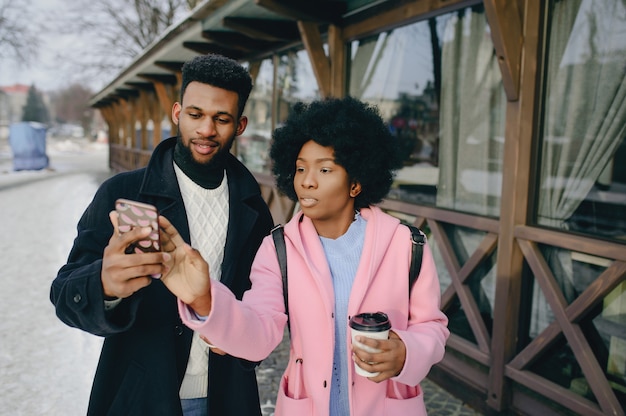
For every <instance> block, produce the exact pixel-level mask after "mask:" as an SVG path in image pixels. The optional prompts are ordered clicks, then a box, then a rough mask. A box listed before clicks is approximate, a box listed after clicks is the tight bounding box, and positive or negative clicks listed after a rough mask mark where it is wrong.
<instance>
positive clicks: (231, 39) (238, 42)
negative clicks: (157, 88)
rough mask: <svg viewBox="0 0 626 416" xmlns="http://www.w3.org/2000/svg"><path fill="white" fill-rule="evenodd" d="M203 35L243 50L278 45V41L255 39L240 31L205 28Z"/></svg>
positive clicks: (226, 46)
mask: <svg viewBox="0 0 626 416" xmlns="http://www.w3.org/2000/svg"><path fill="white" fill-rule="evenodd" d="M202 37H203V38H205V39H207V40H209V41H210V42H211V43H213V44H216V45H220V46H222V47H224V48H232V49H237V50H240V51H243V52H252V51H256V50H259V49H260V50H267V49H271V48H273V47H276V46H277V43H276V42H268V41H266V40H260V39H253V38H251V37H249V36H247V35H244V34H241V33H238V32H226V31H223V30H203V31H202Z"/></svg>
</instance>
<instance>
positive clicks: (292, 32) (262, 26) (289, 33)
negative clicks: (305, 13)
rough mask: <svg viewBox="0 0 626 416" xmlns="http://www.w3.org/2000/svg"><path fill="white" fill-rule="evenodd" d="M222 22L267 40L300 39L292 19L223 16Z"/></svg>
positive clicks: (229, 26)
mask: <svg viewBox="0 0 626 416" xmlns="http://www.w3.org/2000/svg"><path fill="white" fill-rule="evenodd" d="M222 23H223V25H224V27H226V28H228V29H231V30H235V31H237V32H239V33H242V34H244V35H246V36H249V37H251V38H254V39H260V40H265V41H268V42H290V41H292V40H294V39H300V32H298V24H297V23H296V22H294V21H292V20H278V19H251V18H243V17H225V18H224V20H223V21H222Z"/></svg>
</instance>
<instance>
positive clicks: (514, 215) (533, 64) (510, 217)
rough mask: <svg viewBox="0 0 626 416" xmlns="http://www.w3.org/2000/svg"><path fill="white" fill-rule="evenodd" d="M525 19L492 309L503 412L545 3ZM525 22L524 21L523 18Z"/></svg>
mask: <svg viewBox="0 0 626 416" xmlns="http://www.w3.org/2000/svg"><path fill="white" fill-rule="evenodd" d="M526 1H527V3H528V4H527V7H526V9H525V10H526V16H525V17H524V19H523V21H524V26H525V27H524V33H526V39H525V44H524V49H525V52H524V55H525V59H524V62H523V64H524V65H523V67H522V68H521V72H520V77H521V78H520V79H521V83H522V85H526V87H525V88H524V89H522V90H520V96H519V99H518V100H515V101H512V100H509V101H508V102H507V106H506V121H505V131H504V137H505V139H504V151H503V161H502V165H503V166H506V169H503V170H502V186H501V189H502V197H501V198H500V201H501V203H500V239H499V241H498V254H497V260H496V290H495V302H494V306H493V331H492V340H493V341H492V342H493V345H492V348H491V352H492V357H491V366H490V368H489V386H488V394H487V404H488V405H489V407H491V408H493V409H495V410H497V411H501V410H504V409H506V408H508V407H509V406H510V403H511V400H512V395H511V391H512V384H511V381H510V380H509V379H508V378H507V377H506V374H505V367H506V365H507V363H508V362H509V361H510V360H511V359H513V357H515V354H516V353H517V351H518V349H519V338H518V336H519V330H520V314H521V311H520V308H521V303H522V302H523V301H524V300H522V297H521V296H522V295H521V293H522V289H523V285H522V283H523V272H524V256H523V254H522V251H521V248H520V246H519V244H518V242H517V241H516V239H515V237H514V235H515V229H516V227H518V226H520V225H525V224H526V223H527V221H528V218H529V217H530V215H529V209H530V205H531V204H530V195H531V187H532V181H529V179H528V178H531V177H532V176H533V175H532V174H531V172H533V171H534V169H535V168H536V167H535V166H533V164H534V163H535V160H534V158H533V151H532V149H533V140H534V137H535V132H534V126H535V125H536V119H535V118H536V116H537V111H536V110H537V108H536V106H535V103H536V102H537V98H536V92H537V91H536V88H535V87H534V86H535V82H536V77H537V65H538V59H539V56H538V55H539V52H538V51H539V34H540V32H541V30H542V25H541V13H540V10H541V7H542V6H541V4H542V0H526ZM519 21H520V22H521V21H522V19H520V20H519Z"/></svg>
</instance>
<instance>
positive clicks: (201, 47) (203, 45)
mask: <svg viewBox="0 0 626 416" xmlns="http://www.w3.org/2000/svg"><path fill="white" fill-rule="evenodd" d="M183 47H184V48H187V49H189V50H192V51H194V52H197V53H199V54H200V55H206V54H209V53H217V54H220V55H224V56H227V57H229V58H232V59H235V60H238V59H240V58H241V57H242V56H243V54H242V53H241V51H237V50H236V49H232V48H224V47H222V46H220V45H216V44H213V43H209V42H183Z"/></svg>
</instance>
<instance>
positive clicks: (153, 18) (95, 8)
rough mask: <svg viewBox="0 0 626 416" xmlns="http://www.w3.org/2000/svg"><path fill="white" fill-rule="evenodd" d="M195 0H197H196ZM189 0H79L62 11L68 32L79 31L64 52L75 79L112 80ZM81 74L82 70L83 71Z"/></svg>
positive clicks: (64, 62)
mask: <svg viewBox="0 0 626 416" xmlns="http://www.w3.org/2000/svg"><path fill="white" fill-rule="evenodd" d="M191 3H193V2H191ZM191 3H190V2H189V0H133V1H127V0H76V1H74V2H71V3H68V4H67V6H66V7H67V8H68V11H67V12H66V13H63V15H62V16H61V15H60V16H59V19H57V21H59V22H62V27H60V28H59V31H60V32H61V33H65V34H66V35H78V36H77V37H76V41H75V42H74V44H73V45H72V48H71V49H70V50H65V51H63V52H61V53H59V56H58V62H59V63H60V65H63V66H64V68H62V70H63V71H64V72H71V73H73V74H74V76H73V77H72V80H73V81H74V82H84V83H87V84H88V85H92V86H94V82H93V80H94V78H95V77H97V79H99V80H101V81H102V80H103V81H109V80H110V79H111V78H112V77H113V76H115V75H116V74H117V73H118V72H119V71H120V70H121V69H122V68H124V67H125V66H126V65H127V64H128V63H129V62H130V61H131V60H132V59H133V58H135V57H136V56H137V55H138V54H140V53H141V52H142V51H143V50H144V49H145V48H146V47H147V46H148V45H150V44H151V43H152V42H153V41H154V40H155V39H157V38H158V37H159V36H160V35H161V34H163V33H164V31H165V30H166V29H167V28H168V27H169V26H170V25H172V24H173V23H174V22H175V21H176V20H177V19H178V18H180V17H181V16H183V15H184V14H185V13H187V12H188V10H189V7H191V6H192V4H191ZM78 75H80V76H78Z"/></svg>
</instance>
